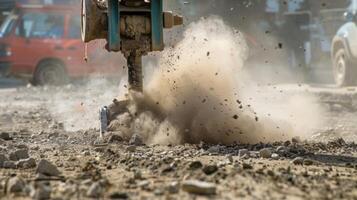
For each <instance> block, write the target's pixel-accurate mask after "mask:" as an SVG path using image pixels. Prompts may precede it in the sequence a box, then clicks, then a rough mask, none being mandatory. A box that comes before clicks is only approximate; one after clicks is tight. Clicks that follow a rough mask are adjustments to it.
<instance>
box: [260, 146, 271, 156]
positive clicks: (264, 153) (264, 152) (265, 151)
mask: <svg viewBox="0 0 357 200" xmlns="http://www.w3.org/2000/svg"><path fill="white" fill-rule="evenodd" d="M259 155H260V157H261V158H271V155H272V152H271V150H270V149H269V148H264V149H262V150H260V151H259Z"/></svg>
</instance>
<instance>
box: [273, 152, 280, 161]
mask: <svg viewBox="0 0 357 200" xmlns="http://www.w3.org/2000/svg"><path fill="white" fill-rule="evenodd" d="M271 158H272V159H273V160H279V158H280V156H279V154H277V153H273V154H271Z"/></svg>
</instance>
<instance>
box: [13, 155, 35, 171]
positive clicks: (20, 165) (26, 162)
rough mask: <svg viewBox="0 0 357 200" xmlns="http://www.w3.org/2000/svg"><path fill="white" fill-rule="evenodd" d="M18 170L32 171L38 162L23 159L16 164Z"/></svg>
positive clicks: (31, 159) (32, 159)
mask: <svg viewBox="0 0 357 200" xmlns="http://www.w3.org/2000/svg"><path fill="white" fill-rule="evenodd" d="M16 166H17V168H23V169H30V168H34V167H36V160H35V159H34V158H28V159H22V160H19V161H18V162H17V163H16Z"/></svg>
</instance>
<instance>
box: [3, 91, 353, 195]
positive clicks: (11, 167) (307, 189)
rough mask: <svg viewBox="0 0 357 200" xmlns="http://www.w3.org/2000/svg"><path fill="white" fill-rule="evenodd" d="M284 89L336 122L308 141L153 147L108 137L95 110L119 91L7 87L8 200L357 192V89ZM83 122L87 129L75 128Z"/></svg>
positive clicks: (5, 172) (5, 152)
mask: <svg viewBox="0 0 357 200" xmlns="http://www.w3.org/2000/svg"><path fill="white" fill-rule="evenodd" d="M106 90H108V91H112V92H113V93H114V92H115V91H116V89H115V87H113V88H109V89H108V88H107V89H106ZM281 90H283V91H293V92H309V93H317V94H318V95H319V96H320V100H321V103H323V104H324V105H325V107H326V108H327V110H328V113H327V114H326V115H325V116H324V117H325V118H326V120H327V121H328V126H326V127H323V129H321V130H316V133H315V134H314V136H313V137H311V138H312V139H311V140H309V141H301V140H300V139H298V138H294V139H292V140H290V141H281V142H276V143H269V144H262V143H259V144H255V145H244V144H236V145H230V146H224V145H209V144H204V143H201V144H184V145H178V146H170V145H149V146H146V145H144V144H142V142H141V141H140V138H138V137H137V138H132V140H131V141H130V142H128V141H122V139H121V138H120V137H119V136H117V135H108V136H107V138H106V140H105V141H104V142H103V141H99V140H98V135H99V134H98V131H97V130H96V128H95V127H97V125H96V124H95V123H94V122H95V120H96V119H95V118H94V119H93V117H92V115H93V116H96V114H97V113H96V110H95V109H98V108H99V107H97V106H99V105H101V104H105V103H107V102H106V101H110V98H112V96H113V94H112V93H110V92H109V93H108V94H105V95H104V92H103V91H101V90H99V91H97V92H91V91H90V90H89V89H88V87H84V86H65V87H63V88H48V87H45V88H32V87H31V88H26V87H22V88H19V89H1V90H0V96H1V97H0V138H1V139H0V164H1V165H2V168H1V169H0V181H1V184H0V190H1V192H0V198H2V199H6V198H7V199H31V198H37V199H48V198H51V199H86V198H88V199H91V198H104V199H237V198H245V199H357V176H356V174H357V145H356V143H355V142H356V141H357V139H356V138H357V136H356V135H355V131H356V130H357V127H356V126H357V125H356V124H357V123H356V121H357V118H356V114H357V113H356V108H357V106H356V104H355V102H353V101H354V100H355V99H356V98H355V96H356V94H357V92H356V91H355V90H354V89H343V90H336V89H333V88H327V89H321V88H311V87H307V86H306V87H305V86H293V87H291V86H284V87H283V86H282V87H281ZM88 93H90V94H91V95H90V96H87V95H88ZM98 99H101V101H98V102H96V100H98ZM57 104H63V106H60V107H58V106H56V105H57ZM87 105H90V107H91V108H92V107H94V109H92V110H91V111H90V112H88V110H86V106H87ZM54 108H56V109H54ZM58 108H60V109H58ZM68 108H70V109H68ZM71 111H72V112H73V113H72V114H71ZM64 112H69V114H68V115H61V114H63V113H64ZM77 113H82V115H81V116H82V118H76V115H77ZM91 113H92V115H91ZM307 114H308V112H307ZM89 115H90V116H89ZM86 117H88V118H86ZM83 119H85V120H87V123H84V124H87V126H78V127H77V126H73V127H68V123H74V124H75V122H76V120H78V123H79V122H80V123H79V124H83V123H82V121H83ZM93 120H94V121H93ZM88 124H89V126H88ZM69 130H71V131H69ZM342 138H343V139H342ZM31 158H33V159H34V161H35V163H33V160H31ZM10 160H12V161H10ZM47 161H48V162H49V163H48V162H47ZM57 169H58V170H57Z"/></svg>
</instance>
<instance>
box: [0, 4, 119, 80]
mask: <svg viewBox="0 0 357 200" xmlns="http://www.w3.org/2000/svg"><path fill="white" fill-rule="evenodd" d="M79 10H80V8H77V7H76V6H74V7H73V6H62V5H51V6H43V5H21V6H17V8H16V9H15V10H14V11H13V12H12V14H11V15H9V16H8V17H7V19H6V20H5V21H4V23H3V24H2V26H1V28H0V74H2V75H5V76H16V77H22V78H26V79H28V80H30V81H31V82H32V83H34V84H35V85H46V84H52V85H57V84H63V83H65V82H66V81H68V80H69V79H71V78H77V77H85V76H88V75H90V74H93V73H94V74H105V75H115V74H119V73H121V69H122V66H123V65H124V63H125V61H124V60H123V59H122V58H121V57H120V56H118V55H117V54H109V53H108V52H106V50H105V49H104V46H105V41H98V42H94V43H91V44H89V46H88V55H89V60H88V62H85V60H84V57H85V51H84V44H83V42H82V41H81V32H80V24H81V17H80V16H79V14H78V13H79Z"/></svg>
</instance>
